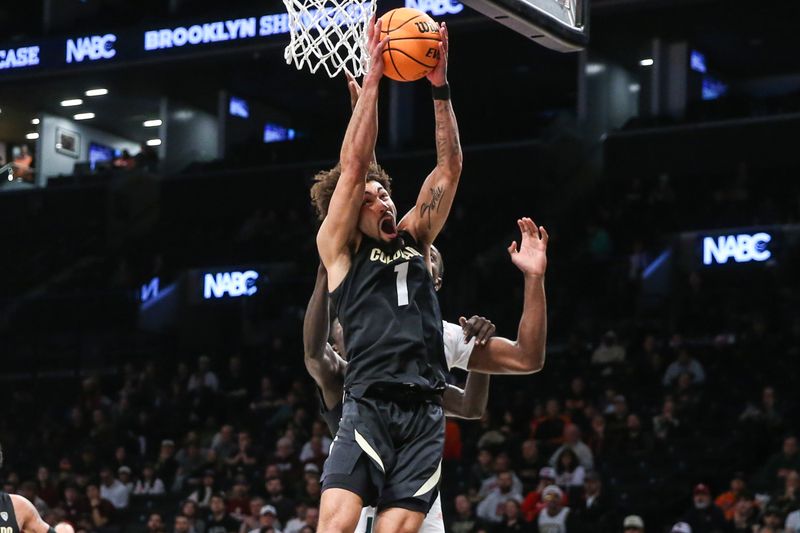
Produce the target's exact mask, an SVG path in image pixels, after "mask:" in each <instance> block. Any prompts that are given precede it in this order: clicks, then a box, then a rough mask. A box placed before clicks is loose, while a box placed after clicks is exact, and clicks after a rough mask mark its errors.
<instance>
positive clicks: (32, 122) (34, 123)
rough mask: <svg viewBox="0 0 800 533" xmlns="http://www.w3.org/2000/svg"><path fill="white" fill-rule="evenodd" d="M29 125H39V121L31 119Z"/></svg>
mask: <svg viewBox="0 0 800 533" xmlns="http://www.w3.org/2000/svg"><path fill="white" fill-rule="evenodd" d="M31 124H33V125H34V126H36V125H38V124H39V119H38V118H34V119H32V120H31Z"/></svg>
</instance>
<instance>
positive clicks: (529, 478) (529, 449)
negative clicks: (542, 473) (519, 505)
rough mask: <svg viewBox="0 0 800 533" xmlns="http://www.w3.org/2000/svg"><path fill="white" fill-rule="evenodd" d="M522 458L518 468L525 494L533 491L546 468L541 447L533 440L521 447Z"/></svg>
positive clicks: (527, 441)
mask: <svg viewBox="0 0 800 533" xmlns="http://www.w3.org/2000/svg"><path fill="white" fill-rule="evenodd" d="M520 448H521V452H522V453H521V457H520V460H519V462H518V463H517V464H518V468H517V473H518V475H519V479H520V481H522V487H523V491H524V492H528V491H531V490H532V489H533V487H535V486H536V482H537V481H538V479H539V470H540V469H541V468H542V466H544V464H543V461H542V459H541V457H540V456H539V446H538V445H537V444H536V441H535V440H533V439H528V440H526V441H524V442H523V443H522V445H521V447H520ZM556 453H558V452H556Z"/></svg>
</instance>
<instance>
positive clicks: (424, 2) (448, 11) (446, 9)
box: [406, 0, 464, 17]
mask: <svg viewBox="0 0 800 533" xmlns="http://www.w3.org/2000/svg"><path fill="white" fill-rule="evenodd" d="M406 7H410V8H411V9H419V10H420V11H424V12H426V13H430V14H431V15H433V16H435V17H441V16H442V15H455V14H456V13H461V12H462V11H463V10H464V4H462V3H460V2H458V1H457V0H406Z"/></svg>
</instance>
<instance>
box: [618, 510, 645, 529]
mask: <svg viewBox="0 0 800 533" xmlns="http://www.w3.org/2000/svg"><path fill="white" fill-rule="evenodd" d="M622 530H623V531H624V532H625V533H644V520H642V517H641V516H639V515H635V514H631V515H628V516H626V517H625V519H624V520H623V521H622Z"/></svg>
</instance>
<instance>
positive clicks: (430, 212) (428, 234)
mask: <svg viewBox="0 0 800 533" xmlns="http://www.w3.org/2000/svg"><path fill="white" fill-rule="evenodd" d="M439 34H440V35H441V38H442V42H441V43H440V44H439V54H440V55H439V57H440V59H439V63H438V65H437V66H436V68H435V69H433V70H432V71H431V72H430V74H428V76H427V78H428V80H429V81H430V82H431V85H432V86H433V98H434V100H433V108H434V112H435V115H436V167H435V168H434V169H433V171H432V172H431V173H430V174H429V175H428V177H427V178H426V179H425V182H424V183H423V184H422V188H421V189H420V192H419V196H418V197H417V203H416V204H415V206H414V207H413V208H412V209H411V211H409V213H408V214H407V215H406V216H405V217H403V220H402V221H401V222H400V227H401V228H403V229H406V230H407V231H409V232H410V233H411V234H412V235H413V236H414V238H415V239H417V241H419V242H421V243H426V244H430V243H432V242H433V241H434V240H435V239H436V236H437V235H438V234H439V232H440V231H441V230H442V227H443V226H444V223H445V221H446V220H447V215H448V214H449V213H450V207H451V206H452V205H453V198H454V197H455V195H456V189H457V188H458V180H459V178H460V177H461V164H462V155H461V141H460V140H459V137H458V124H457V122H456V115H455V113H454V112H453V105H452V104H451V102H450V87H449V85H448V84H447V53H448V50H449V40H448V39H449V36H448V33H447V26H446V25H445V24H444V23H442V24H441V26H440V28H439Z"/></svg>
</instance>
